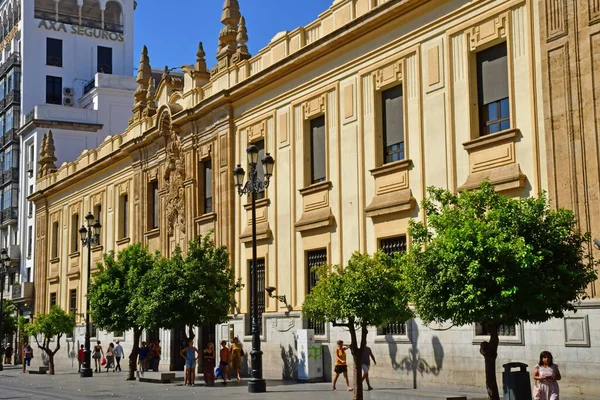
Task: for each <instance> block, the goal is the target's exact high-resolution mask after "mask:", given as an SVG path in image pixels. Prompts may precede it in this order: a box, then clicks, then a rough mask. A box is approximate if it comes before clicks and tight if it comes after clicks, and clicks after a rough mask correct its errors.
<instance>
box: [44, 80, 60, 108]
mask: <svg viewBox="0 0 600 400" xmlns="http://www.w3.org/2000/svg"><path fill="white" fill-rule="evenodd" d="M46 104H58V105H61V104H62V78H61V77H58V76H49V75H48V76H46Z"/></svg>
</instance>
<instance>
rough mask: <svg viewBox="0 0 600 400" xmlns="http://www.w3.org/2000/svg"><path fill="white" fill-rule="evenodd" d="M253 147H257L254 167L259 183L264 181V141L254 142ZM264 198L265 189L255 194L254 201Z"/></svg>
mask: <svg viewBox="0 0 600 400" xmlns="http://www.w3.org/2000/svg"><path fill="white" fill-rule="evenodd" d="M254 145H255V146H256V147H258V164H257V165H256V172H257V175H258V180H260V181H261V182H262V181H264V180H265V170H264V168H263V165H262V159H263V158H265V141H264V140H259V141H258V142H255V143H254ZM264 198H265V189H262V190H261V191H260V192H258V193H257V194H256V200H260V199H264Z"/></svg>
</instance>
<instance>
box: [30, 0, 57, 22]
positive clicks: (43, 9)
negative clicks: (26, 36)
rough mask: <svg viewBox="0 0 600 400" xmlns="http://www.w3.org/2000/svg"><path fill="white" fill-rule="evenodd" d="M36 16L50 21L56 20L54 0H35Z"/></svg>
mask: <svg viewBox="0 0 600 400" xmlns="http://www.w3.org/2000/svg"><path fill="white" fill-rule="evenodd" d="M35 17H36V18H39V19H45V20H48V21H56V7H55V3H54V0H35Z"/></svg>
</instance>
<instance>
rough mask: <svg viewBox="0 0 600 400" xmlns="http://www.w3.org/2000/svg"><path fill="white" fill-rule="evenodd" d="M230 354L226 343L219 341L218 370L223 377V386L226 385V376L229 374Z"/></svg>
mask: <svg viewBox="0 0 600 400" xmlns="http://www.w3.org/2000/svg"><path fill="white" fill-rule="evenodd" d="M230 356H231V354H230V352H229V349H228V348H227V341H226V340H223V341H221V351H220V353H219V358H220V360H219V370H220V374H221V375H222V376H223V385H226V384H227V374H228V373H229V358H230Z"/></svg>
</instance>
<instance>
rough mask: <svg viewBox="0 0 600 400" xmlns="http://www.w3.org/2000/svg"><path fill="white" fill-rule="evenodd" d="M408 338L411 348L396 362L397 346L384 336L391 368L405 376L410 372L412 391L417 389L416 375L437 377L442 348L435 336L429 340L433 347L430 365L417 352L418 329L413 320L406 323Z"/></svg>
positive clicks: (441, 359)
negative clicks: (403, 373) (403, 372)
mask: <svg viewBox="0 0 600 400" xmlns="http://www.w3.org/2000/svg"><path fill="white" fill-rule="evenodd" d="M407 329H408V337H409V339H410V342H411V348H410V349H409V350H408V355H407V356H405V357H404V358H402V360H400V361H398V344H397V343H396V342H395V341H394V340H393V338H392V336H386V339H388V347H389V353H390V360H391V362H392V368H394V369H395V370H398V369H399V370H400V371H405V372H406V375H409V374H410V373H411V372H412V376H413V389H416V388H417V378H418V375H420V376H421V378H422V377H423V376H424V374H432V375H433V376H438V375H439V374H440V371H441V369H442V365H443V363H444V347H443V346H442V343H441V342H440V339H439V338H438V337H437V336H433V337H432V338H431V345H432V347H433V358H434V363H435V365H431V364H430V363H429V362H428V361H427V360H425V359H424V358H421V351H420V350H419V347H418V343H419V328H418V327H417V323H416V322H415V321H414V320H412V319H411V320H410V321H409V322H408V323H407Z"/></svg>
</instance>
